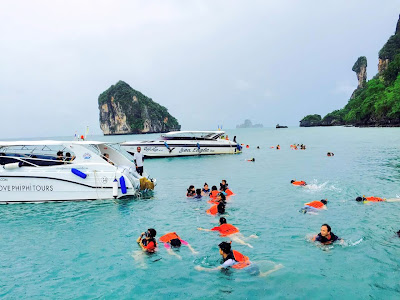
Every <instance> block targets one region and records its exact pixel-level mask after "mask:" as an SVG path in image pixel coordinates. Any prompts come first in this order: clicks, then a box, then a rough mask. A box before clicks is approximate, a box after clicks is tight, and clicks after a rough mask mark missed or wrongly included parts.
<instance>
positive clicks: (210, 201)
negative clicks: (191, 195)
mask: <svg viewBox="0 0 400 300" xmlns="http://www.w3.org/2000/svg"><path fill="white" fill-rule="evenodd" d="M207 203H209V204H218V203H219V202H218V201H217V200H215V199H211V200H208V201H207Z"/></svg>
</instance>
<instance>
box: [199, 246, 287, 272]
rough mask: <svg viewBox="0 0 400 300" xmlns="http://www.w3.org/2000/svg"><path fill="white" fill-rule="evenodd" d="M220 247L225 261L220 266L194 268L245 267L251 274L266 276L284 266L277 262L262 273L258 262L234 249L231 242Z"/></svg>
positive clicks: (211, 269) (220, 252) (205, 269)
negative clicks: (270, 268)
mask: <svg viewBox="0 0 400 300" xmlns="http://www.w3.org/2000/svg"><path fill="white" fill-rule="evenodd" d="M218 247H219V254H220V255H221V256H222V261H223V262H222V264H221V265H220V266H218V267H215V268H205V267H202V266H195V267H194V268H195V269H196V270H197V271H208V272H210V271H218V270H222V269H228V268H233V269H244V270H245V271H247V272H248V273H249V274H251V275H256V276H260V277H265V276H268V275H269V274H271V273H273V272H275V271H277V270H279V269H281V268H282V267H283V265H281V264H278V265H277V264H275V266H274V268H273V269H272V270H269V271H267V272H264V273H262V272H260V269H259V267H258V266H257V265H256V264H254V263H252V262H251V261H250V259H249V258H248V257H247V256H245V255H243V254H242V253H240V252H239V251H236V250H232V248H231V243H228V242H222V243H220V244H219V245H218Z"/></svg>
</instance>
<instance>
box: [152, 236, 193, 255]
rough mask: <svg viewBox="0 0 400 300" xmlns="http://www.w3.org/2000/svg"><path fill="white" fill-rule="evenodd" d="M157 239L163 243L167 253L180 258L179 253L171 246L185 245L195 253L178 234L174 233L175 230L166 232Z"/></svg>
mask: <svg viewBox="0 0 400 300" xmlns="http://www.w3.org/2000/svg"><path fill="white" fill-rule="evenodd" d="M159 241H160V242H162V243H164V247H165V249H167V251H168V254H170V255H174V256H177V257H178V258H181V256H180V255H178V254H177V253H175V251H173V250H172V249H171V248H180V247H181V245H185V246H187V247H188V248H189V249H190V251H192V253H193V254H197V252H196V251H195V250H194V249H193V248H192V246H190V244H189V243H188V242H186V241H184V240H182V239H181V238H180V237H179V235H177V234H176V232H169V233H167V234H164V235H163V236H162V237H160V238H159Z"/></svg>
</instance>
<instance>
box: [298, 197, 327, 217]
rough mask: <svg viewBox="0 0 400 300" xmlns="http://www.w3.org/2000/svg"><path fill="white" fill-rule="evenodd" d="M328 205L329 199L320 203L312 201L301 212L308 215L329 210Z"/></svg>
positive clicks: (305, 204)
mask: <svg viewBox="0 0 400 300" xmlns="http://www.w3.org/2000/svg"><path fill="white" fill-rule="evenodd" d="M327 204H328V199H322V200H320V201H312V202H308V203H304V207H303V208H301V209H300V212H302V213H303V214H306V213H308V212H309V213H315V212H317V211H319V210H321V209H328V208H327V206H326V205H327Z"/></svg>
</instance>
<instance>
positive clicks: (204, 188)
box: [201, 182, 210, 196]
mask: <svg viewBox="0 0 400 300" xmlns="http://www.w3.org/2000/svg"><path fill="white" fill-rule="evenodd" d="M208 194H210V188H209V187H208V184H207V182H206V183H204V187H203V188H202V189H201V195H202V196H207V195H208Z"/></svg>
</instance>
